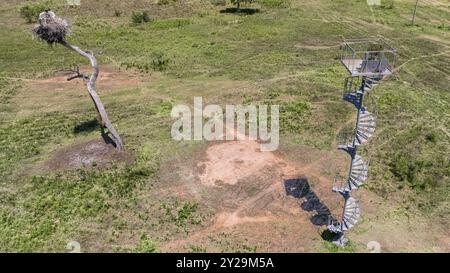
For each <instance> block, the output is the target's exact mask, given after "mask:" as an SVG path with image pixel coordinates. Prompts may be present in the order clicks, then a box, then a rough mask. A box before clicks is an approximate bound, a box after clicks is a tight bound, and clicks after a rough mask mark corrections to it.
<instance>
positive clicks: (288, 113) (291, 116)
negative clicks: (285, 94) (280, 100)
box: [280, 101, 311, 132]
mask: <svg viewBox="0 0 450 273" xmlns="http://www.w3.org/2000/svg"><path fill="white" fill-rule="evenodd" d="M310 113H311V104H310V103H308V102H304V101H297V102H289V103H285V104H282V105H281V106H280V128H281V130H283V131H288V132H296V131H298V130H299V129H300V128H302V126H303V125H304V122H305V119H306V118H307V117H308V116H309V115H310Z"/></svg>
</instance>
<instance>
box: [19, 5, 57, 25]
mask: <svg viewBox="0 0 450 273" xmlns="http://www.w3.org/2000/svg"><path fill="white" fill-rule="evenodd" d="M50 4H51V3H49V2H48V1H47V2H37V3H28V4H26V5H24V6H22V7H20V9H19V12H20V15H21V16H22V17H23V18H25V20H26V21H27V23H28V24H31V23H36V22H37V21H38V16H39V13H41V12H43V11H44V10H45V9H48V8H49V6H50Z"/></svg>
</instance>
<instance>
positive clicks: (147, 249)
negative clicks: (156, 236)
mask: <svg viewBox="0 0 450 273" xmlns="http://www.w3.org/2000/svg"><path fill="white" fill-rule="evenodd" d="M157 251H158V247H157V246H156V243H155V242H153V241H152V240H150V239H149V238H148V237H147V235H145V234H144V235H142V236H141V239H140V241H139V244H138V245H137V246H136V248H135V249H134V252H138V253H155V252H157Z"/></svg>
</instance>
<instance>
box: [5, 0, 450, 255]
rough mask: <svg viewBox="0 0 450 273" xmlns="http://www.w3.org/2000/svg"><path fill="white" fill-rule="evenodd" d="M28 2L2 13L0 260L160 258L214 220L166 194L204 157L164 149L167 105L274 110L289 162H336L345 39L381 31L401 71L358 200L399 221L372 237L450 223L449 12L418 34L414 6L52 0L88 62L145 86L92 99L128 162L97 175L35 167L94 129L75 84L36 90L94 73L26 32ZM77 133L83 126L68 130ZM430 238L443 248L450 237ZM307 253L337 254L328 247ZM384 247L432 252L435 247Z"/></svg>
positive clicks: (225, 240) (387, 93)
mask: <svg viewBox="0 0 450 273" xmlns="http://www.w3.org/2000/svg"><path fill="white" fill-rule="evenodd" d="M36 2H40V3H42V2H43V1H18V0H14V1H7V2H6V3H5V1H3V2H2V3H1V4H0V120H1V122H0V178H1V179H0V251H7V252H28V251H50V252H52V251H66V250H65V246H66V244H67V242H68V241H70V240H75V239H76V240H78V241H80V242H82V245H83V251H125V252H126V251H143V252H145V251H160V246H163V245H164V244H166V243H167V242H170V241H171V240H172V239H173V238H178V237H180V236H184V234H186V233H189V232H194V231H196V230H198V229H201V228H202V225H204V224H206V223H208V221H210V218H211V217H212V213H213V212H212V211H211V210H210V209H209V208H208V207H205V206H202V203H201V202H197V201H198V200H197V201H196V200H195V199H194V200H192V199H190V198H184V197H183V196H180V195H176V194H170V193H166V192H164V184H163V182H162V181H164V179H163V178H161V176H164V171H167V170H168V168H169V167H168V166H167V164H168V162H171V160H173V159H174V158H178V157H180V158H181V157H184V156H189V155H190V154H191V153H193V151H195V150H196V149H198V147H199V146H202V145H206V144H205V143H203V142H202V143H188V144H180V143H176V142H174V141H172V139H171V137H170V126H171V122H172V121H171V118H170V111H171V108H172V106H173V105H176V104H178V103H188V104H192V99H193V96H194V95H195V96H202V97H203V98H204V100H205V102H204V104H206V103H217V104H221V105H224V104H226V103H233V104H248V103H254V104H258V103H266V104H279V105H280V107H281V119H280V120H281V146H280V149H281V150H282V151H284V150H289V147H293V146H297V145H301V146H306V147H310V148H311V149H315V150H318V151H329V150H333V149H335V148H334V147H335V146H334V143H335V138H336V136H337V133H338V131H339V129H340V128H341V127H342V124H345V123H348V122H352V117H353V114H354V112H353V109H352V108H351V106H349V105H346V104H345V103H344V102H343V101H342V100H341V98H340V94H341V91H340V89H341V88H342V86H343V79H344V77H345V76H346V74H345V69H344V68H343V67H341V65H340V63H339V61H338V57H339V48H338V47H337V45H338V44H339V43H340V42H341V41H342V38H343V37H346V38H357V37H367V36H375V35H381V36H383V37H385V38H387V39H389V40H391V41H392V44H393V46H394V47H396V48H397V50H398V60H397V65H398V70H397V73H396V74H395V76H393V77H392V78H391V79H390V80H389V81H386V82H385V83H383V84H380V85H379V86H378V87H377V88H376V90H375V93H374V96H375V98H376V102H377V108H378V124H377V126H378V127H377V133H376V137H375V138H374V139H373V140H371V142H370V151H371V152H372V157H371V166H370V172H369V180H368V182H367V185H366V187H365V188H366V190H368V191H369V192H370V193H371V194H374V195H376V196H377V198H379V200H381V201H382V202H387V203H390V205H391V206H392V207H394V208H395V210H393V211H385V210H384V211H380V212H372V213H371V215H372V216H373V217H372V218H371V219H377V220H373V221H374V222H373V225H374V226H376V225H377V223H378V222H377V221H379V222H380V223H381V222H383V223H384V225H385V226H388V224H389V223H391V224H392V225H395V221H406V222H407V224H408V226H409V227H410V228H411V229H414V225H415V223H414V221H413V220H410V219H423V221H424V222H425V223H429V224H430V225H431V226H432V228H430V230H433V231H434V230H445V227H448V224H449V221H450V218H449V211H450V210H449V209H450V207H449V201H450V188H449V182H450V181H449V175H450V164H449V161H450V157H449V154H450V111H449V109H450V108H449V107H450V94H449V92H448V91H449V87H450V76H449V75H450V5H449V3H448V2H447V1H423V2H424V3H423V5H422V6H421V7H420V8H419V11H418V14H417V21H416V23H417V24H416V25H415V26H411V25H410V18H411V15H412V11H413V6H414V1H406V0H401V1H400V0H399V1H394V0H390V1H383V0H382V4H383V5H382V6H373V7H370V6H368V5H367V4H366V1H363V0H333V1H331V0H314V1H312V0H311V1H309V0H308V1H299V0H261V1H257V2H256V3H254V4H252V7H255V8H258V9H259V12H257V13H255V14H252V15H246V14H243V13H241V14H234V13H221V12H220V10H222V9H224V8H225V7H224V6H220V5H214V4H213V3H211V2H209V1H206V0H205V1H182V0H173V1H159V3H158V2H157V1H150V0H148V1H147V0H143V1H136V3H128V2H127V1H115V0H114V1H111V0H109V1H108V0H97V1H89V4H87V3H83V2H87V1H83V0H82V5H81V6H80V7H73V8H70V7H68V6H66V5H65V4H64V3H65V1H57V0H53V1H48V2H49V5H51V7H52V9H53V10H54V11H55V12H56V13H57V14H58V15H60V16H63V17H65V18H67V19H68V20H70V21H71V23H72V24H73V32H72V34H71V35H70V37H69V38H68V39H69V40H70V42H72V43H73V44H76V45H79V46H80V47H82V48H86V49H89V50H91V51H93V52H94V53H95V54H96V55H97V57H98V59H99V63H100V68H101V69H102V67H109V68H111V67H114V69H116V70H118V69H120V73H122V75H125V76H124V77H126V75H128V74H130V75H138V76H137V77H139V80H136V81H139V83H138V84H135V83H134V82H133V83H130V84H123V85H117V86H115V85H113V84H112V83H110V84H111V85H108V84H107V85H106V86H107V87H111V90H104V88H103V89H102V88H101V87H99V94H100V96H101V97H102V100H103V102H104V103H105V106H106V109H107V111H108V113H109V115H110V118H111V120H112V122H113V123H114V125H115V126H116V127H117V129H118V131H119V132H121V134H122V135H123V137H124V139H125V141H126V149H127V150H128V151H131V152H133V153H134V156H135V157H136V160H135V161H134V163H132V164H131V165H128V166H122V165H120V166H116V167H115V168H108V169H106V170H104V169H97V168H89V169H76V170H43V168H42V166H43V164H44V162H46V160H47V159H48V158H50V157H51V155H52V153H53V152H54V151H55V150H57V149H59V148H61V147H65V146H67V145H71V144H73V143H78V142H80V141H84V140H87V139H92V138H96V137H98V136H99V130H98V129H99V128H98V124H96V123H95V122H93V120H94V119H95V111H94V109H93V107H92V104H91V102H90V100H89V97H88V96H87V93H86V92H85V90H84V89H83V86H82V85H80V84H78V85H76V84H75V83H72V82H71V83H67V84H66V85H64V86H65V87H63V89H64V90H66V91H67V90H71V89H70V88H71V87H70V86H72V87H73V90H72V91H70V92H63V91H64V90H63V91H61V92H59V91H55V90H47V91H46V90H45V86H46V85H47V84H48V82H45V79H48V78H52V77H54V76H55V75H56V74H57V72H58V71H60V70H63V69H67V68H70V67H73V66H75V65H77V64H82V65H87V63H86V61H85V60H83V59H81V58H79V57H78V56H76V55H75V54H73V53H70V52H68V51H67V49H65V48H63V47H61V46H58V45H56V46H54V47H49V46H48V45H46V44H44V43H40V42H38V41H36V40H33V38H32V35H31V32H30V29H31V28H32V26H33V24H29V23H27V21H26V19H25V18H23V17H21V15H20V12H19V10H20V7H22V6H24V5H27V4H28V5H34V4H35V3H36ZM130 2H131V1H130ZM227 6H230V5H229V4H228V5H227ZM141 11H147V12H148V14H149V17H150V21H149V22H146V23H142V24H134V23H133V22H132V19H131V18H132V12H141ZM130 77H131V76H130ZM133 77H134V76H133ZM108 81H111V82H112V81H114V79H113V78H111V79H108ZM49 86H50V85H49ZM49 88H50V87H49ZM240 90H244V91H240ZM80 124H88V125H87V126H85V127H82V129H81V130H76V129H75V128H77V126H78V127H79V126H80ZM89 124H91V125H89ZM92 124H93V125H92ZM169 169H170V168H169ZM330 185H331V182H330ZM399 215H400V216H399ZM405 217H406V218H407V219H408V220H404V219H405ZM399 219H400V220H399ZM391 220H392V222H390V221H391ZM420 229H421V230H422V231H423V232H426V231H427V227H424V226H421V227H420ZM356 232H357V231H355V233H356ZM359 232H362V233H364V230H362V231H359ZM228 236H231V237H228ZM350 236H352V235H350ZM433 236H435V237H437V238H441V237H442V238H444V239H443V240H447V241H448V240H449V236H450V235H449V234H448V231H444V232H443V233H442V234H440V233H436V234H433ZM354 240H355V241H356V243H355V244H352V246H355V245H356V246H355V247H349V248H348V249H349V251H363V250H364V245H363V244H364V243H365V242H359V241H358V236H356V235H355V239H354ZM211 241H212V244H214V245H215V248H214V249H213V250H217V251H233V252H234V251H239V252H242V251H247V252H248V251H258V250H261V251H264V250H271V248H270V247H269V246H268V244H267V243H266V245H265V243H263V242H261V244H260V245H258V247H256V246H255V245H254V242H247V241H245V240H244V239H236V238H234V237H233V236H232V235H228V234H225V235H217V237H214V238H213V239H211ZM324 244H325V246H324ZM163 249H164V248H163ZM312 249H314V250H315V251H336V250H335V249H334V248H333V247H330V246H329V245H327V242H323V243H322V242H321V243H318V244H317V245H315V246H312ZM184 250H185V251H195V252H201V251H209V250H211V249H209V248H206V249H205V248H204V247H202V246H200V245H190V246H188V247H187V248H186V249H184ZM390 250H391V251H436V250H435V249H434V248H433V242H430V244H429V245H423V246H421V245H419V246H417V245H413V246H410V247H407V246H402V247H399V248H398V249H395V248H392V249H390ZM444 250H446V251H449V249H448V248H447V249H444ZM294 251H295V250H294ZM437 251H442V249H438V250H437Z"/></svg>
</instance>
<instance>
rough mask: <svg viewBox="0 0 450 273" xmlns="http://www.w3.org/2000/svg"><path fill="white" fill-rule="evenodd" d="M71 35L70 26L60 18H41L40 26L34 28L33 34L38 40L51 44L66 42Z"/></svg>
mask: <svg viewBox="0 0 450 273" xmlns="http://www.w3.org/2000/svg"><path fill="white" fill-rule="evenodd" d="M69 33H70V24H69V22H67V20H65V19H63V18H60V17H56V16H54V17H48V18H43V19H41V18H39V25H36V26H35V27H34V28H33V34H34V36H36V37H37V38H38V39H40V40H43V41H46V42H47V43H49V44H55V43H61V42H63V41H65V38H66V35H68V34H69Z"/></svg>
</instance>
